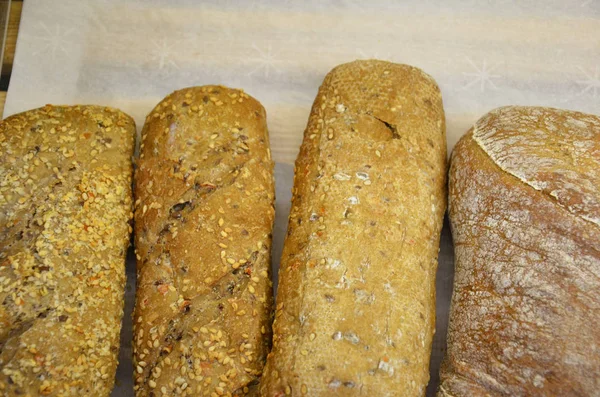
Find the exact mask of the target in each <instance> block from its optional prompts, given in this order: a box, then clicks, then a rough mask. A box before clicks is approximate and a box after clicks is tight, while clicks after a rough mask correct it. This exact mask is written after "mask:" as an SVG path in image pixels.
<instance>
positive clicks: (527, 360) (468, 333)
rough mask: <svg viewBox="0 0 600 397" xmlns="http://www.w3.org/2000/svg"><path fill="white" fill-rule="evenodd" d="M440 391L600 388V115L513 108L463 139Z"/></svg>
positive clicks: (532, 392) (586, 391)
mask: <svg viewBox="0 0 600 397" xmlns="http://www.w3.org/2000/svg"><path fill="white" fill-rule="evenodd" d="M449 213H450V221H451V226H452V234H453V239H454V246H455V255H456V256H455V257H456V270H455V278H454V293H453V297H452V308H451V314H450V323H449V329H448V351H447V355H446V357H445V359H444V364H443V366H442V371H441V386H440V388H439V393H438V395H439V396H469V397H470V396H592V395H598V393H599V390H600V117H597V116H592V115H587V114H583V113H578V112H571V111H565V110H558V109H550V108H541V107H504V108H500V109H496V110H494V111H492V112H490V113H488V114H487V115H486V116H484V117H483V118H481V119H480V120H479V121H478V122H477V123H476V124H475V126H474V127H473V129H472V130H471V131H470V132H469V133H468V134H467V135H465V136H464V137H463V138H462V139H461V140H460V142H459V143H458V144H457V146H456V147H455V149H454V151H453V154H452V160H451V168H450V189H449Z"/></svg>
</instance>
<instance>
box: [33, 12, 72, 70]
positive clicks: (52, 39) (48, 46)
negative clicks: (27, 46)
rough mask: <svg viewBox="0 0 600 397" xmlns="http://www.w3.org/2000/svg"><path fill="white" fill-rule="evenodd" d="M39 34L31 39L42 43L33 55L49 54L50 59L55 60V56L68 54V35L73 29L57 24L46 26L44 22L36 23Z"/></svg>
mask: <svg viewBox="0 0 600 397" xmlns="http://www.w3.org/2000/svg"><path fill="white" fill-rule="evenodd" d="M38 27H39V28H40V32H41V33H40V34H39V35H35V36H33V40H36V41H38V42H39V43H42V44H41V46H40V49H39V50H38V51H35V52H34V53H33V55H36V56H37V55H47V54H50V56H51V57H52V60H53V61H55V60H56V59H57V56H60V55H68V51H67V47H69V42H70V36H71V35H72V34H73V31H74V29H72V28H65V27H62V26H60V25H58V24H56V25H54V26H53V27H48V25H46V24H45V23H44V22H40V23H39V24H38Z"/></svg>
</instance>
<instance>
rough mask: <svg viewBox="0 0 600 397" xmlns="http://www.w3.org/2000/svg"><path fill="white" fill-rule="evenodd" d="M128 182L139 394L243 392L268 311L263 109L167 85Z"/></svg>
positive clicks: (258, 360) (232, 97) (260, 357)
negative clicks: (134, 259)
mask: <svg viewBox="0 0 600 397" xmlns="http://www.w3.org/2000/svg"><path fill="white" fill-rule="evenodd" d="M135 181H136V188H135V197H136V202H135V231H136V255H137V271H138V286H137V296H136V308H135V314H134V365H135V375H134V377H135V390H136V395H137V396H172V395H190V396H209V395H210V396H213V395H229V396H231V395H246V394H248V393H249V392H250V393H252V390H253V389H254V390H255V389H256V384H257V382H258V378H259V377H260V375H261V374H262V370H263V365H264V361H265V357H266V354H267V351H268V348H269V345H270V338H271V332H270V324H271V320H272V283H271V280H270V247H271V232H272V227H273V219H274V182H273V162H272V160H271V155H270V150H269V137H268V133H267V123H266V115H265V110H264V108H263V107H262V106H261V105H260V103H259V102H258V101H256V100H255V99H253V98H251V97H250V96H248V95H246V94H245V93H244V92H243V91H239V90H234V89H229V88H226V87H219V86H205V87H194V88H187V89H183V90H180V91H176V92H174V93H173V94H171V95H169V96H168V97H166V98H165V99H164V100H163V101H162V102H160V103H159V104H158V105H157V106H156V108H154V110H153V111H152V112H151V113H150V114H149V115H148V117H147V119H146V124H145V125H144V128H143V131H142V144H141V154H140V159H139V167H138V169H137V170H136V175H135Z"/></svg>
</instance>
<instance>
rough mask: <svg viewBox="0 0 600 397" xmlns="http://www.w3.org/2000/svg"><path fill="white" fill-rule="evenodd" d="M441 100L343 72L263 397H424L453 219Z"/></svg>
mask: <svg viewBox="0 0 600 397" xmlns="http://www.w3.org/2000/svg"><path fill="white" fill-rule="evenodd" d="M445 164H446V138H445V124H444V112H443V107H442V98H441V95H440V91H439V89H438V87H437V85H436V84H435V82H434V81H433V79H432V78H431V77H429V76H428V75H426V74H425V73H423V72H422V71H421V70H419V69H417V68H414V67H411V66H406V65H399V64H393V63H389V62H383V61H375V60H370V61H356V62H352V63H348V64H344V65H340V66H338V67H336V68H335V69H333V70H332V71H331V72H330V73H329V74H328V75H327V77H326V78H325V81H324V82H323V84H322V86H321V88H320V90H319V93H318V95H317V98H316V100H315V102H314V105H313V108H312V112H311V114H310V118H309V121H308V126H307V128H306V131H305V133H304V142H303V143H302V147H301V149H300V154H299V155H298V159H297V161H296V169H295V182H294V189H293V199H292V209H291V213H290V217H289V225H288V235H287V238H286V240H285V246H284V251H283V255H282V259H281V268H280V273H279V275H280V277H279V290H278V295H277V307H276V314H275V322H274V325H273V334H274V336H273V351H272V352H271V353H270V354H269V356H268V359H267V365H266V368H265V374H264V375H263V379H262V382H261V394H262V395H263V396H283V395H294V396H300V395H308V396H329V395H331V396H334V395H335V396H337V395H344V396H350V395H365V396H392V395H394V396H398V395H405V396H422V395H424V392H425V387H426V385H427V382H428V379H429V370H428V368H429V355H430V351H431V342H432V336H433V331H434V323H435V273H436V267H437V253H438V248H439V237H440V230H441V227H442V219H443V215H444V211H445V173H446V171H445Z"/></svg>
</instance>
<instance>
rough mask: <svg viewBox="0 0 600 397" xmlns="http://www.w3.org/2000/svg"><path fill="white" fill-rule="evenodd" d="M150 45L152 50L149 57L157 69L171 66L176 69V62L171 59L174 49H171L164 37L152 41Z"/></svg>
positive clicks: (160, 69) (161, 69)
mask: <svg viewBox="0 0 600 397" xmlns="http://www.w3.org/2000/svg"><path fill="white" fill-rule="evenodd" d="M152 47H153V50H152V54H151V56H150V57H151V59H152V61H153V62H154V63H155V65H156V68H157V69H158V70H159V71H163V70H164V69H168V68H171V67H172V68H174V69H178V66H177V63H175V61H174V60H173V57H174V53H176V51H173V50H172V47H171V45H170V43H169V42H168V40H167V39H166V38H164V37H163V38H162V39H159V40H157V41H154V42H153V43H152Z"/></svg>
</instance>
